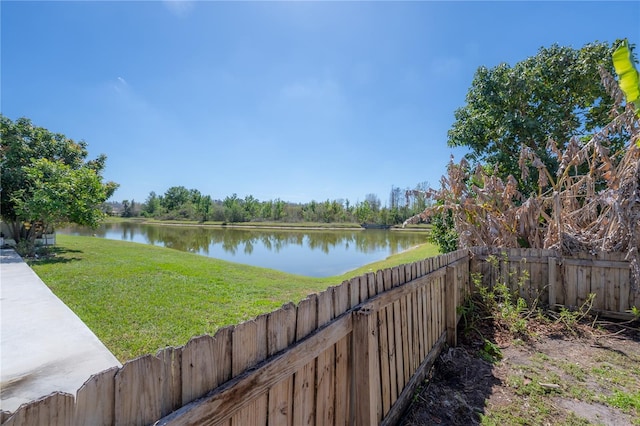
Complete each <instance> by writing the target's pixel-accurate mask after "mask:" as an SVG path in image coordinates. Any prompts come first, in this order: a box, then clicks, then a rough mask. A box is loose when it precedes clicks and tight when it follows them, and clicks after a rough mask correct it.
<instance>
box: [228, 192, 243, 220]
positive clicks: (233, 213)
mask: <svg viewBox="0 0 640 426" xmlns="http://www.w3.org/2000/svg"><path fill="white" fill-rule="evenodd" d="M243 204H244V203H243V201H242V199H240V198H238V194H235V193H234V194H233V195H231V196H230V197H226V198H225V199H224V200H223V201H222V205H223V206H224V218H225V220H226V221H227V222H232V223H233V222H245V221H246V217H245V210H244V206H243Z"/></svg>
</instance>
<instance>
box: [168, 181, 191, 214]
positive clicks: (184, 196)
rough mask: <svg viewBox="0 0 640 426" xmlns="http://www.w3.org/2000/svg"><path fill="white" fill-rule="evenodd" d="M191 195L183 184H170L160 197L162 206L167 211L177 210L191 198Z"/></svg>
mask: <svg viewBox="0 0 640 426" xmlns="http://www.w3.org/2000/svg"><path fill="white" fill-rule="evenodd" d="M193 195H194V194H192V193H191V191H189V190H188V189H187V188H185V187H184V186H172V187H171V188H169V189H167V190H166V191H165V193H164V197H162V200H161V203H162V207H164V208H165V209H167V210H169V211H172V210H177V209H179V208H180V207H182V205H183V204H185V203H186V202H187V201H189V200H191V197H192V196H193Z"/></svg>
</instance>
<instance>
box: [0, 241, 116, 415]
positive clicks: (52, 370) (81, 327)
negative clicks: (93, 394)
mask: <svg viewBox="0 0 640 426" xmlns="http://www.w3.org/2000/svg"><path fill="white" fill-rule="evenodd" d="M0 319H1V321H2V322H1V324H0V409H2V410H3V411H11V412H13V411H15V410H16V409H17V408H18V407H19V406H20V405H21V404H23V403H25V402H29V401H32V400H35V399H38V398H40V397H42V396H45V395H48V394H50V393H51V392H55V391H62V392H67V393H70V394H72V395H75V393H76V391H77V390H78V389H79V388H80V387H81V386H82V384H83V383H84V382H85V381H86V380H87V379H88V378H89V377H90V376H91V375H92V374H95V373H99V372H101V371H103V370H106V369H108V368H111V367H114V366H120V365H121V364H120V362H119V361H118V360H117V359H116V357H115V356H113V354H112V353H111V352H109V350H108V349H107V348H106V346H104V344H103V343H102V342H101V341H100V340H99V339H98V338H97V337H96V335H95V334H93V332H92V331H91V330H89V328H88V327H87V326H86V325H85V324H84V323H83V322H82V321H81V320H80V318H78V316H77V315H76V314H74V313H73V311H72V310H71V309H69V308H68V307H67V306H66V305H65V304H64V303H62V301H61V300H60V299H58V298H57V297H56V296H55V295H54V294H53V293H52V292H51V290H49V288H48V287H47V286H46V285H45V284H44V283H43V282H42V280H41V279H40V277H38V276H37V275H36V274H35V272H33V270H32V269H31V268H30V267H29V266H28V265H27V264H26V263H25V262H24V261H23V260H22V258H21V257H20V256H18V254H16V252H15V251H13V250H6V249H3V250H0Z"/></svg>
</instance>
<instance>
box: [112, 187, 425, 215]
mask: <svg viewBox="0 0 640 426" xmlns="http://www.w3.org/2000/svg"><path fill="white" fill-rule="evenodd" d="M427 187H428V184H427V183H426V182H424V183H420V184H418V185H416V187H415V188H406V189H401V188H399V187H394V186H392V188H391V192H390V194H389V202H388V204H386V205H385V206H383V205H382V202H381V201H380V199H379V198H378V196H377V195H376V194H367V195H366V196H365V197H364V201H361V202H360V201H359V202H356V203H355V204H353V203H351V202H350V201H349V200H348V199H347V200H345V199H335V200H329V199H327V200H325V201H315V200H312V201H311V202H309V203H291V202H287V201H283V200H281V199H279V198H276V199H275V200H268V201H260V200H258V199H257V198H255V197H254V196H253V195H246V196H245V197H244V198H241V197H239V196H238V195H237V194H232V195H230V196H227V197H225V198H224V199H222V200H219V199H213V198H212V197H211V196H210V195H204V194H202V193H201V192H200V191H199V190H197V189H187V188H186V187H184V186H172V187H171V188H169V189H167V190H166V191H165V193H164V194H161V195H159V194H157V193H156V192H155V191H151V192H150V193H149V195H148V197H147V199H146V200H145V201H144V202H143V203H138V202H136V201H135V200H123V201H122V202H109V203H105V205H104V208H105V212H106V213H108V214H111V215H117V216H122V217H147V218H154V219H160V220H193V221H198V222H208V221H212V222H226V223H238V222H267V221H268V222H290V223H296V222H322V223H375V224H380V225H395V224H400V223H402V222H403V221H404V220H405V219H407V218H409V217H411V216H413V215H415V214H417V213H419V212H421V211H423V210H424V209H425V208H426V207H427V199H426V197H425V196H423V195H422V192H421V191H417V190H424V189H426V188H427Z"/></svg>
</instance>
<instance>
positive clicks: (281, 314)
mask: <svg viewBox="0 0 640 426" xmlns="http://www.w3.org/2000/svg"><path fill="white" fill-rule="evenodd" d="M295 332H296V306H295V305H294V304H293V303H287V304H286V305H284V306H283V307H282V308H280V309H278V310H277V311H274V312H271V313H270V314H269V315H268V317H267V355H268V356H273V355H275V354H277V353H278V352H280V351H282V350H284V349H286V348H287V347H288V346H290V345H291V344H292V343H293V342H294V340H295ZM268 402H269V408H268V410H269V425H274V426H293V376H290V377H287V378H286V379H284V380H282V381H281V382H280V383H277V384H276V385H274V386H273V387H272V388H271V389H270V390H269V401H268Z"/></svg>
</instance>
